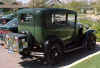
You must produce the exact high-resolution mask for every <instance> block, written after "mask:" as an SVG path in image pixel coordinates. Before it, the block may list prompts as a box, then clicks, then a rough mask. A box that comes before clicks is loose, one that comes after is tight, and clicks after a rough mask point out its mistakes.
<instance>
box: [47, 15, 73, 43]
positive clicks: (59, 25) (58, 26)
mask: <svg viewBox="0 0 100 68" xmlns="http://www.w3.org/2000/svg"><path fill="white" fill-rule="evenodd" d="M46 20H47V21H46V30H47V35H56V36H58V37H59V38H60V39H62V40H64V41H66V42H68V41H70V40H71V38H72V36H73V34H74V31H75V29H74V26H75V24H74V22H71V21H68V14H66V13H63V14H60V13H59V14H56V13H55V14H50V15H48V17H46Z"/></svg>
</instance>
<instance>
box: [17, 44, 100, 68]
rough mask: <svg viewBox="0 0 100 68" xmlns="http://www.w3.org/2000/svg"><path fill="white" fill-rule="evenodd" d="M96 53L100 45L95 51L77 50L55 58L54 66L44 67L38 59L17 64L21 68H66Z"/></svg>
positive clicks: (99, 49)
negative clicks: (63, 67)
mask: <svg viewBox="0 0 100 68" xmlns="http://www.w3.org/2000/svg"><path fill="white" fill-rule="evenodd" d="M97 51H100V45H97V46H96V49H95V50H87V49H79V50H76V51H73V52H70V53H66V54H65V55H64V56H63V57H62V58H57V59H56V60H57V62H58V63H57V64H55V65H51V64H48V65H45V64H42V63H41V60H40V59H36V60H23V61H22V62H19V64H20V65H21V66H22V67H23V68H59V67H61V66H67V65H70V64H72V63H73V62H75V61H77V60H80V59H82V58H84V57H86V56H88V55H90V54H93V53H95V52H97Z"/></svg>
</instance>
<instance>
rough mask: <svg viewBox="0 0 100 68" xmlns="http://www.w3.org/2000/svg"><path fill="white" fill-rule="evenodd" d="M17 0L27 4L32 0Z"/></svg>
mask: <svg viewBox="0 0 100 68" xmlns="http://www.w3.org/2000/svg"><path fill="white" fill-rule="evenodd" d="M16 1H18V2H22V3H24V4H26V3H28V2H29V1H30V0H16Z"/></svg>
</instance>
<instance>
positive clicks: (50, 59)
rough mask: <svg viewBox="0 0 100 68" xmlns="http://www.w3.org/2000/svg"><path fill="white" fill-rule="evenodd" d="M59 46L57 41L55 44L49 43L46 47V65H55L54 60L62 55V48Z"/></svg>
mask: <svg viewBox="0 0 100 68" xmlns="http://www.w3.org/2000/svg"><path fill="white" fill-rule="evenodd" d="M61 46H62V42H61V41H60V40H57V41H56V42H54V43H50V44H49V45H48V47H47V48H46V50H45V58H46V62H47V63H49V64H55V63H56V59H57V58H59V57H61V56H62V55H63V54H64V52H63V48H62V47H61Z"/></svg>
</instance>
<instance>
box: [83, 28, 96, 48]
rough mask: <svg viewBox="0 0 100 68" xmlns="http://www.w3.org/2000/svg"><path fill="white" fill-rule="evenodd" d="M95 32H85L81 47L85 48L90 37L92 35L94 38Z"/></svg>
mask: <svg viewBox="0 0 100 68" xmlns="http://www.w3.org/2000/svg"><path fill="white" fill-rule="evenodd" d="M95 32H96V30H88V31H86V32H85V34H84V37H83V40H82V46H83V47H86V46H87V43H88V38H89V37H90V35H92V36H94V37H95V38H96V35H95Z"/></svg>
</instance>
